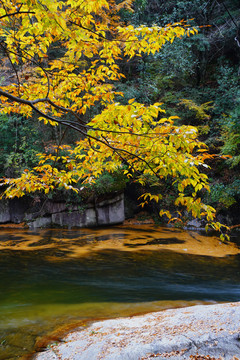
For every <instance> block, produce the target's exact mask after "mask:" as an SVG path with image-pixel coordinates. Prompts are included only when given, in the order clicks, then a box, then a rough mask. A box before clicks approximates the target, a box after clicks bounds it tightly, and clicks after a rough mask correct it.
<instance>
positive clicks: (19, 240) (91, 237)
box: [0, 225, 240, 360]
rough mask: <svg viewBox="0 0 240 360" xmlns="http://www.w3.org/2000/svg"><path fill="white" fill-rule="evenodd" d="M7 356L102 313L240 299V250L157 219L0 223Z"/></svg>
mask: <svg viewBox="0 0 240 360" xmlns="http://www.w3.org/2000/svg"><path fill="white" fill-rule="evenodd" d="M0 250H1V251H0V271H1V280H0V360H10V359H11V360H15V359H19V358H20V357H21V356H23V355H24V354H29V353H30V352H32V351H33V350H34V349H37V350H38V349H40V348H41V347H44V346H47V342H48V341H49V337H50V338H52V339H54V338H55V337H56V338H57V337H58V336H60V335H61V334H62V333H64V332H66V331H67V330H68V329H70V328H72V327H74V326H75V327H76V326H79V325H83V324H85V325H86V324H87V322H88V321H92V320H95V319H100V318H110V317H118V316H128V315H134V314H139V313H144V312H149V311H159V310H161V309H165V308H173V307H180V306H188V305H195V304H208V303H216V302H228V301H239V300H240V255H239V248H238V247H237V246H236V245H235V244H233V243H229V244H223V243H221V242H220V241H219V239H217V238H215V237H207V236H203V235H199V234H197V233H194V232H185V231H182V230H175V229H168V228H160V227H155V226H146V225H145V226H143V225H142V226H135V227H134V226H131V227H123V226H119V227H118V226H116V227H112V228H102V229H77V230H66V229H46V230H38V231H30V230H23V229H0Z"/></svg>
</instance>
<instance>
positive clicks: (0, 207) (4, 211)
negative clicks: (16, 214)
mask: <svg viewBox="0 0 240 360" xmlns="http://www.w3.org/2000/svg"><path fill="white" fill-rule="evenodd" d="M10 220H11V216H10V209H9V203H8V200H6V201H5V200H4V201H3V200H2V201H0V224H4V223H6V222H9V221H10Z"/></svg>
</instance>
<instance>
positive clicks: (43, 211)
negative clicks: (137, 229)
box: [0, 194, 125, 228]
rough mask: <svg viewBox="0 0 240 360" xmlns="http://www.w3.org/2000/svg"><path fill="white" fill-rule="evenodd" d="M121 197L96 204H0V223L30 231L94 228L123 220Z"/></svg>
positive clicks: (16, 202) (52, 202) (20, 202)
mask: <svg viewBox="0 0 240 360" xmlns="http://www.w3.org/2000/svg"><path fill="white" fill-rule="evenodd" d="M124 219H125V215H124V197H123V194H120V195H117V196H115V197H114V198H110V199H107V200H104V201H101V202H98V203H96V204H95V203H87V204H67V203H66V202H63V201H62V202H54V201H51V200H47V201H45V202H43V203H42V202H40V201H39V204H33V202H32V201H31V200H30V199H28V198H22V199H14V200H7V201H1V202H0V224H1V223H15V224H19V223H22V222H25V223H26V224H27V225H28V226H29V227H31V228H40V227H50V226H55V225H57V226H60V227H68V228H72V227H80V228H82V227H94V226H102V225H113V224H120V223H122V222H123V221H124Z"/></svg>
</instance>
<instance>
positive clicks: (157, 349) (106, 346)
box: [35, 303, 240, 360]
mask: <svg viewBox="0 0 240 360" xmlns="http://www.w3.org/2000/svg"><path fill="white" fill-rule="evenodd" d="M239 335H240V303H229V304H219V305H198V306H193V307H188V308H181V309H170V310H165V311H161V312H157V313H151V314H147V315H143V316H135V317H131V318H120V319H114V320H105V321H100V322H96V323H93V324H92V325H90V326H89V327H88V328H82V329H79V330H78V331H75V332H72V333H70V334H69V335H68V336H67V337H66V338H65V339H63V342H61V343H59V344H58V345H54V344H53V345H50V346H48V348H49V349H48V350H46V351H44V352H42V353H40V354H37V355H35V360H46V359H47V360H63V359H64V360H70V359H71V360H89V359H91V360H97V359H102V360H146V359H149V360H150V359H152V358H154V359H158V360H160V359H161V360H162V359H170V360H184V359H186V360H187V359H189V360H190V359H191V360H194V359H196V360H204V359H206V360H236V359H239V358H240V336H239Z"/></svg>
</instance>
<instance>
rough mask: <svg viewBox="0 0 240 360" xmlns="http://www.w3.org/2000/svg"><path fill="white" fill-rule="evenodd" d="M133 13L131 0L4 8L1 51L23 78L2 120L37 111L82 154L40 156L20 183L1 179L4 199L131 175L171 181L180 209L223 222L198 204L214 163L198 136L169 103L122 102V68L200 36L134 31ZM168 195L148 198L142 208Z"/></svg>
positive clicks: (44, 1)
mask: <svg viewBox="0 0 240 360" xmlns="http://www.w3.org/2000/svg"><path fill="white" fill-rule="evenodd" d="M131 5H132V0H123V1H121V2H119V1H115V0H88V1H83V0H80V1H78V0H64V1H60V0H58V1H50V0H41V1H38V0H31V1H29V0H24V1H17V0H12V1H9V0H4V1H3V2H1V3H0V23H1V26H0V37H1V43H0V47H1V49H0V51H1V52H2V54H3V55H4V58H3V61H4V63H5V66H7V67H11V69H12V70H11V71H12V72H13V74H14V75H15V79H14V81H13V82H11V83H9V82H5V84H3V85H2V86H1V87H0V101H1V112H2V113H5V114H13V113H16V114H19V115H21V116H23V117H24V118H27V117H31V116H32V115H33V113H36V114H38V116H39V120H40V121H44V123H45V124H46V123H50V124H51V125H53V126H57V125H58V124H62V125H65V126H66V127H70V128H72V129H75V130H76V131H78V132H79V134H80V136H79V142H78V143H77V144H76V146H75V147H70V146H66V145H60V146H56V147H52V148H51V149H50V151H49V152H48V153H46V154H39V155H38V156H39V164H38V166H37V167H35V168H33V169H31V170H28V169H26V170H25V171H24V172H23V174H22V175H21V177H19V178H17V179H6V178H4V179H1V184H2V185H7V188H6V190H5V191H4V193H3V194H2V197H3V196H6V197H9V198H12V197H15V196H17V197H20V196H23V195H25V194H27V193H29V192H34V191H44V192H45V193H48V192H49V191H51V190H52V189H54V188H58V187H60V188H61V187H64V188H66V189H72V190H74V191H80V190H79V184H81V186H84V184H86V183H91V182H94V181H95V179H96V178H98V176H99V175H100V174H102V173H103V172H104V171H109V172H112V171H115V170H116V169H117V170H119V169H122V171H124V172H125V174H126V176H128V177H132V178H133V179H134V181H137V182H139V183H141V184H143V185H144V184H146V183H148V182H149V181H150V182H151V183H152V184H154V185H156V184H159V183H161V182H163V181H164V180H165V179H168V180H169V178H170V179H172V183H173V184H175V185H174V186H175V187H177V192H178V195H177V198H176V201H175V205H176V206H180V207H182V206H186V208H187V210H188V211H189V212H191V213H192V215H193V216H194V217H201V216H206V217H207V219H208V220H209V221H212V220H213V219H214V212H215V210H214V209H213V208H212V207H210V206H207V205H205V204H203V203H202V201H201V198H200V196H199V192H200V191H201V190H202V189H206V190H209V186H208V178H207V176H206V175H205V174H204V173H202V172H201V169H203V168H204V167H208V166H207V165H206V164H205V163H204V161H205V159H206V158H208V157H210V155H208V154H207V153H206V150H207V149H206V146H205V144H203V143H202V142H200V141H199V140H198V139H197V130H196V128H194V127H192V126H180V127H179V126H175V125H174V117H170V118H166V117H164V110H163V109H162V107H161V104H160V103H155V104H153V105H150V106H145V105H144V104H140V103H137V102H136V101H135V99H131V100H130V101H129V102H128V104H127V105H121V103H119V102H116V100H115V99H116V96H118V98H119V95H123V94H121V93H119V92H117V91H116V89H115V87H114V82H116V81H120V80H121V79H122V78H124V74H123V73H122V71H121V64H122V63H123V62H125V61H127V59H131V58H133V57H138V56H141V55H142V54H155V53H156V52H158V51H160V49H161V47H162V46H163V45H164V44H165V43H166V42H170V43H172V42H173V41H174V39H175V38H182V39H183V41H184V36H186V35H187V36H190V35H191V34H194V33H196V32H197V29H195V28H190V27H189V26H188V25H187V24H186V23H185V22H184V21H181V22H179V23H174V24H168V25H166V26H163V27H159V26H154V25H153V26H152V27H148V26H139V27H133V26H132V25H125V24H124V23H122V22H121V20H120V16H119V12H120V11H121V10H122V9H127V10H128V11H132V8H131ZM54 53H55V55H54V56H53V55H52V54H54ZM93 113H94V114H95V115H92V116H91V114H93ZM89 119H90V120H89ZM162 196H163V195H162V194H159V195H152V194H151V193H146V194H144V195H143V204H144V202H145V201H147V200H149V199H150V200H152V199H153V200H156V201H160V200H161V198H162ZM163 213H164V211H162V212H161V214H163ZM165 213H166V214H167V215H168V216H169V217H170V214H169V213H168V212H165Z"/></svg>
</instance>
